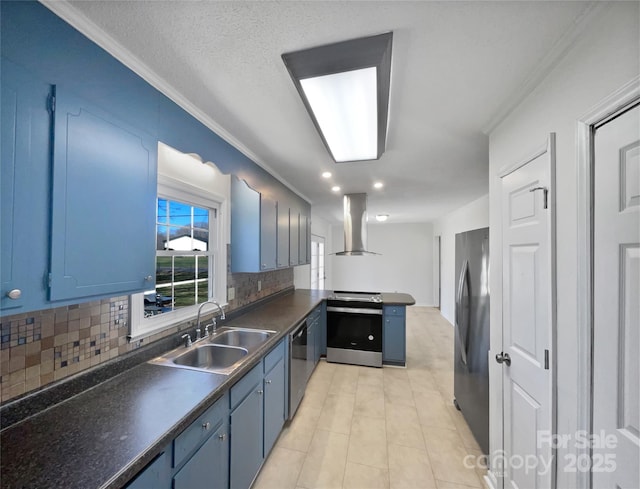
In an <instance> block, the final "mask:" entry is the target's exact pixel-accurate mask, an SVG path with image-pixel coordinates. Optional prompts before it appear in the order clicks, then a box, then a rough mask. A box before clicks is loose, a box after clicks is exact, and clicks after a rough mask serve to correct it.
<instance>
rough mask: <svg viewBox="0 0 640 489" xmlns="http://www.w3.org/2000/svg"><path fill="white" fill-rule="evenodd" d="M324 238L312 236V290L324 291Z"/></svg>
mask: <svg viewBox="0 0 640 489" xmlns="http://www.w3.org/2000/svg"><path fill="white" fill-rule="evenodd" d="M324 250H325V248H324V237H322V236H316V235H315V234H312V235H311V289H312V290H323V289H324V283H325V279H326V278H327V277H326V276H325V255H324Z"/></svg>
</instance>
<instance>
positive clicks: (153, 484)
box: [126, 445, 171, 489]
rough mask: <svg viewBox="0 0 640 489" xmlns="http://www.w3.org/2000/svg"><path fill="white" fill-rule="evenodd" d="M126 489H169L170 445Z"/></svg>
mask: <svg viewBox="0 0 640 489" xmlns="http://www.w3.org/2000/svg"><path fill="white" fill-rule="evenodd" d="M126 488H127V489H170V488H171V445H169V447H167V449H166V450H165V451H164V452H162V453H161V454H160V455H158V457H156V459H155V460H154V461H153V462H151V463H150V464H149V465H147V466H146V467H145V468H144V469H142V470H141V471H140V473H139V474H138V475H137V476H136V478H135V479H133V481H131V482H130V483H129V484H128V485H127V486H126Z"/></svg>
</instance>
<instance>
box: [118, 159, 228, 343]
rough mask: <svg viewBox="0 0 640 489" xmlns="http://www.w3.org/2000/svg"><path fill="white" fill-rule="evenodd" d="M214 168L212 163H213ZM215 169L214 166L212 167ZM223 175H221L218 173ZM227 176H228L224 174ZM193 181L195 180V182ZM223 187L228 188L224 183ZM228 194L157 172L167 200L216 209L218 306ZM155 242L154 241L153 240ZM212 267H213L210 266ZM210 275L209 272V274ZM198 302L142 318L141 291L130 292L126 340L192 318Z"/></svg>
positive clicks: (222, 296) (213, 244) (212, 294)
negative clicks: (128, 323) (128, 324)
mask: <svg viewBox="0 0 640 489" xmlns="http://www.w3.org/2000/svg"><path fill="white" fill-rule="evenodd" d="M214 168H215V166H214ZM215 170H216V171H218V170H217V168H215ZM220 175H222V174H220ZM224 177H226V178H227V179H228V178H229V177H228V176H224ZM194 183H196V182H194ZM226 190H229V185H227V188H226ZM229 195H230V194H229V193H228V192H227V194H226V195H223V194H222V193H220V192H215V191H211V190H205V189H203V188H202V187H199V186H196V185H192V184H191V182H189V183H187V182H184V181H181V180H178V179H176V178H172V177H170V176H167V175H162V174H159V175H158V196H159V197H161V198H165V199H168V200H177V201H180V202H184V203H187V204H191V205H195V206H198V207H203V208H215V209H217V212H216V213H217V219H216V221H217V228H216V229H214V230H213V234H214V235H215V236H212V235H211V234H210V236H209V247H210V248H211V249H212V250H213V261H212V263H210V264H209V267H210V268H209V270H210V273H211V271H212V270H213V278H212V279H211V278H210V280H209V299H213V300H215V301H216V302H218V303H219V304H220V305H221V306H223V307H225V306H227V305H228V304H227V293H226V291H227V246H226V244H227V243H228V242H229V216H230V214H229V212H230V209H229V206H230V201H229ZM154 243H155V240H154ZM212 267H213V268H212ZM210 277H211V275H210ZM198 307H199V304H194V305H193V306H188V307H181V308H179V309H176V310H174V311H170V312H166V313H163V314H158V315H156V316H152V317H148V318H145V317H144V293H143V292H140V293H138V294H132V295H131V297H130V300H129V315H130V316H129V318H130V321H129V322H130V326H129V336H128V338H129V341H135V340H138V339H140V338H145V337H148V336H151V335H153V334H156V333H159V332H161V331H164V330H166V329H169V328H171V327H175V326H177V325H178V324H180V323H184V322H186V321H191V320H193V319H195V318H196V316H197V314H198Z"/></svg>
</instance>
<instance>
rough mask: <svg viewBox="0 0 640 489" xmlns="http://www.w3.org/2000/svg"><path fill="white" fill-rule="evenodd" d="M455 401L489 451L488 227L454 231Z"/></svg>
mask: <svg viewBox="0 0 640 489" xmlns="http://www.w3.org/2000/svg"><path fill="white" fill-rule="evenodd" d="M455 292H456V310H455V334H454V345H455V346H454V372H455V373H454V386H453V392H454V396H455V398H454V403H455V405H456V407H457V408H458V409H460V410H461V411H462V414H463V415H464V418H465V420H466V421H467V424H468V425H469V427H470V428H471V431H472V433H473V435H474V436H475V438H476V441H477V442H478V444H479V445H480V448H481V449H482V451H483V452H484V453H485V454H488V453H489V365H488V354H489V228H483V229H476V230H474V231H467V232H465V233H460V234H456V289H455Z"/></svg>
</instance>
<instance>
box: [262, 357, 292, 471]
mask: <svg viewBox="0 0 640 489" xmlns="http://www.w3.org/2000/svg"><path fill="white" fill-rule="evenodd" d="M284 372H285V365H284V358H281V359H280V361H279V362H278V363H277V364H276V365H275V366H274V367H273V368H272V369H271V370H270V371H269V372H267V374H266V375H265V377H264V450H263V455H264V457H265V458H266V457H267V455H269V452H270V451H271V448H273V445H274V443H275V442H276V440H277V439H278V435H279V434H280V431H281V430H282V426H284V420H285V404H286V403H285V400H286V396H285V376H284Z"/></svg>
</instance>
